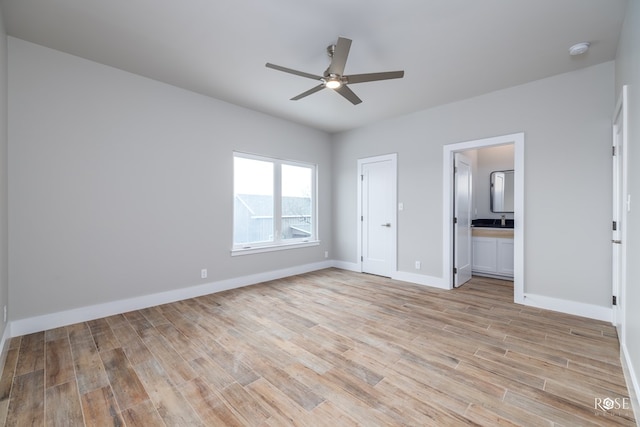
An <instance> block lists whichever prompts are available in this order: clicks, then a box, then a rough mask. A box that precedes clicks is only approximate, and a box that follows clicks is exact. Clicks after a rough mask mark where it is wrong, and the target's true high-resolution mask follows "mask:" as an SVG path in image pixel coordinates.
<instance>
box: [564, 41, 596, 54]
mask: <svg viewBox="0 0 640 427" xmlns="http://www.w3.org/2000/svg"><path fill="white" fill-rule="evenodd" d="M590 45H591V43H589V42H582V43H576V44H574V45H573V46H571V47H570V48H569V55H571V56H576V55H582V54H583V53H585V52H586V51H588V50H589V46H590Z"/></svg>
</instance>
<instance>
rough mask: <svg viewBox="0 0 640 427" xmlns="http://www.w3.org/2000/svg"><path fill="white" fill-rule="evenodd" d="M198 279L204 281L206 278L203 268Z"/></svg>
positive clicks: (205, 271) (205, 270)
mask: <svg viewBox="0 0 640 427" xmlns="http://www.w3.org/2000/svg"><path fill="white" fill-rule="evenodd" d="M200 278H201V279H206V278H207V269H206V268H203V269H202V270H200Z"/></svg>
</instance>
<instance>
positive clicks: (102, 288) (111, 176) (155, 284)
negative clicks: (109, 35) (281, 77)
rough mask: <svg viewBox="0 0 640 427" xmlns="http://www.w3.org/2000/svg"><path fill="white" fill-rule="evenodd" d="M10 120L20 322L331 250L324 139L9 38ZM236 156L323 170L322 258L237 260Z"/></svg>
mask: <svg viewBox="0 0 640 427" xmlns="http://www.w3.org/2000/svg"><path fill="white" fill-rule="evenodd" d="M9 121H10V123H11V127H10V129H9V150H10V153H11V163H10V165H9V219H10V228H9V233H10V234H9V243H10V247H11V253H10V264H11V271H10V277H9V283H10V289H9V290H10V293H11V304H12V305H11V318H12V320H17V319H24V318H28V317H32V316H37V315H42V314H49V313H55V312H59V311H63V310H70V309H73V308H78V307H85V306H88V305H93V304H100V303H106V302H113V301H117V300H120V299H126V298H132V297H136V296H143V295H149V294H154V293H159V292H163V291H169V290H176V289H180V288H181V287H189V286H193V285H199V284H202V283H206V282H215V281H218V280H222V279H228V278H234V277H242V276H246V275H250V274H257V273H262V272H268V271H274V270H279V269H286V268H290V267H294V266H299V265H305V264H310V263H315V262H320V261H324V251H325V250H326V251H329V250H330V249H331V232H330V230H331V220H330V218H331V209H332V208H331V196H330V181H331V163H330V160H331V156H330V150H331V145H330V137H329V136H328V135H327V134H326V133H324V132H320V131H315V130H312V129H309V128H307V127H304V126H299V125H296V124H292V123H290V122H287V121H284V120H280V119H276V118H273V117H271V116H267V115H264V114H260V113H256V112H253V111H250V110H247V109H243V108H240V107H237V106H234V105H231V104H227V103H224V102H221V101H218V100H215V99H211V98H208V97H205V96H201V95H198V94H195V93H192V92H188V91H185V90H182V89H178V88H175V87H172V86H168V85H165V84H162V83H159V82H156V81H153V80H149V79H146V78H143V77H140V76H136V75H133V74H129V73H126V72H123V71H121V70H117V69H114V68H110V67H106V66H103V65H100V64H97V63H95V62H91V61H87V60H84V59H81V58H78V57H74V56H71V55H67V54H63V53H61V52H58V51H54V50H51V49H47V48H44V47H41V46H38V45H35V44H31V43H28V42H25V41H22V40H19V39H15V38H11V37H10V38H9ZM233 150H239V151H244V152H250V153H256V154H263V155H268V156H274V157H279V158H285V159H295V160H300V161H305V162H312V163H316V164H317V165H318V173H319V189H320V192H319V195H318V199H319V201H320V204H319V206H320V218H321V222H320V224H319V237H320V239H321V244H320V246H317V247H308V248H300V249H296V250H287V251H279V252H270V253H263V254H253V255H245V256H239V257H231V256H230V249H231V245H232V229H233V227H232V215H233V188H232V166H233V157H232V152H233ZM202 268H207V269H208V270H209V277H208V279H206V280H202V279H200V269H202Z"/></svg>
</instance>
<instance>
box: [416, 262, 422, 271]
mask: <svg viewBox="0 0 640 427" xmlns="http://www.w3.org/2000/svg"><path fill="white" fill-rule="evenodd" d="M420 267H422V263H421V262H420V261H416V270H420Z"/></svg>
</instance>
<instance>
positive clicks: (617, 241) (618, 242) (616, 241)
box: [611, 240, 622, 245]
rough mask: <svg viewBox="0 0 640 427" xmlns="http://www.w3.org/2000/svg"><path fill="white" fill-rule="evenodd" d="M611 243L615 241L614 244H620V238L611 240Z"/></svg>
mask: <svg viewBox="0 0 640 427" xmlns="http://www.w3.org/2000/svg"><path fill="white" fill-rule="evenodd" d="M611 243H615V244H616V245H620V244H622V240H612V241H611Z"/></svg>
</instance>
